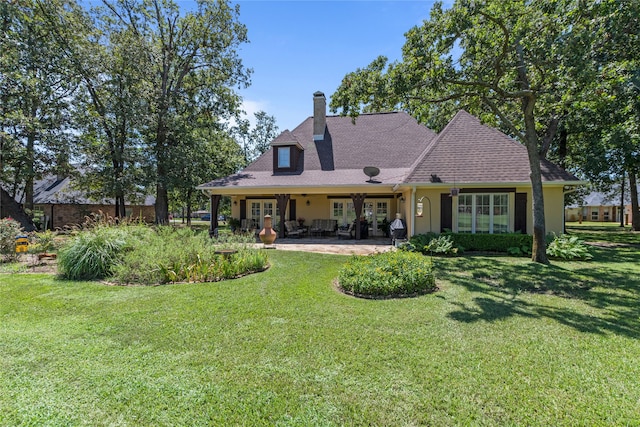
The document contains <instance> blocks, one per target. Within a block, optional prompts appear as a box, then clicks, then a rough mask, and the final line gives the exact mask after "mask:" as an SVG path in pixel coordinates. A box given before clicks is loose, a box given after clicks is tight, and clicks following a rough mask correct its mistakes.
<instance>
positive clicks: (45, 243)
mask: <svg viewBox="0 0 640 427" xmlns="http://www.w3.org/2000/svg"><path fill="white" fill-rule="evenodd" d="M56 236H57V233H55V232H54V231H51V230H46V231H42V232H38V233H33V234H32V235H31V239H30V242H29V253H32V254H39V253H44V252H51V251H54V250H56V249H57V243H56Z"/></svg>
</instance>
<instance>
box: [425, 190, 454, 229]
mask: <svg viewBox="0 0 640 427" xmlns="http://www.w3.org/2000/svg"><path fill="white" fill-rule="evenodd" d="M452 209H453V203H452V201H451V196H450V195H449V193H442V194H440V232H443V231H445V229H449V230H453V212H452ZM429 214H431V213H429Z"/></svg>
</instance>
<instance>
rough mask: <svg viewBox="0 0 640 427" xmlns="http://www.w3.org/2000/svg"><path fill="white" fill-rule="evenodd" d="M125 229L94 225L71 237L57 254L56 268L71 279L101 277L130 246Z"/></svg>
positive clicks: (104, 275) (110, 269) (111, 269)
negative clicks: (92, 227)
mask: <svg viewBox="0 0 640 427" xmlns="http://www.w3.org/2000/svg"><path fill="white" fill-rule="evenodd" d="M128 237H129V236H128V235H127V232H126V229H125V228H121V227H108V226H98V227H95V228H94V229H93V230H91V231H84V232H81V233H79V234H78V235H76V236H75V237H73V238H72V239H71V240H70V241H69V242H68V243H67V244H66V245H65V246H63V247H62V248H61V249H60V251H59V254H58V270H59V272H60V274H61V276H62V277H64V278H66V279H72V280H92V279H103V278H105V277H108V276H110V275H111V273H112V271H113V268H114V266H115V265H116V264H117V263H118V262H120V261H121V260H122V258H123V257H124V251H125V250H126V249H127V248H129V247H131V243H130V242H129V240H128Z"/></svg>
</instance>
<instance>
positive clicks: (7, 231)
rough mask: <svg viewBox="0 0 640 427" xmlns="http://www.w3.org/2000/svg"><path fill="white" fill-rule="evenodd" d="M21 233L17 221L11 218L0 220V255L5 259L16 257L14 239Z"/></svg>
mask: <svg viewBox="0 0 640 427" xmlns="http://www.w3.org/2000/svg"><path fill="white" fill-rule="evenodd" d="M21 233H22V228H21V227H20V224H19V223H18V221H16V220H14V219H11V218H2V219H0V254H2V255H5V257H7V258H14V257H15V256H16V237H18V236H19V235H20V234H21Z"/></svg>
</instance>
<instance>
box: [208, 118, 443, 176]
mask: <svg viewBox="0 0 640 427" xmlns="http://www.w3.org/2000/svg"><path fill="white" fill-rule="evenodd" d="M435 136H436V134H435V132H433V131H432V130H430V129H428V128H426V127H425V126H422V125H421V124H419V123H418V122H417V121H416V120H415V119H414V118H413V117H411V116H410V115H408V114H407V113H404V112H394V113H377V114H362V115H360V116H359V117H358V118H357V119H356V121H355V123H353V121H352V119H351V118H350V117H342V116H327V127H326V132H325V139H324V140H322V141H314V140H313V117H309V118H307V119H306V120H305V121H303V122H302V123H301V124H300V125H299V126H298V127H296V128H295V129H294V130H293V131H288V130H286V131H284V132H283V133H282V134H281V135H280V136H278V137H277V138H276V139H275V140H274V143H275V144H274V145H277V144H278V143H282V141H296V142H297V143H299V144H300V146H302V148H303V149H304V151H303V154H302V156H303V159H302V161H301V162H299V165H300V166H299V169H298V171H297V172H293V173H292V172H289V173H282V174H274V173H273V152H272V150H273V148H271V149H269V150H268V151H267V152H266V153H265V154H263V155H262V156H260V157H259V158H258V159H257V160H256V161H255V162H253V163H252V164H250V165H249V166H247V167H246V168H245V169H243V170H242V171H241V172H239V173H238V174H235V175H232V176H229V177H226V178H223V179H219V180H215V181H212V182H210V183H208V184H204V185H202V186H200V187H199V188H207V187H234V186H235V187H272V186H324V185H360V184H365V183H366V181H367V180H368V179H369V178H368V177H367V176H366V175H365V174H364V172H363V171H362V169H363V168H364V167H365V166H375V167H378V168H379V169H380V175H378V176H377V177H376V181H378V182H380V183H382V184H391V185H393V184H396V183H401V182H402V181H403V180H404V179H405V177H406V175H407V173H408V172H409V168H410V166H411V164H412V163H413V162H414V161H415V159H416V158H417V157H419V156H420V154H421V153H422V152H424V150H425V148H426V147H427V146H428V144H429V142H430V141H431V140H433V138H435Z"/></svg>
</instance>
